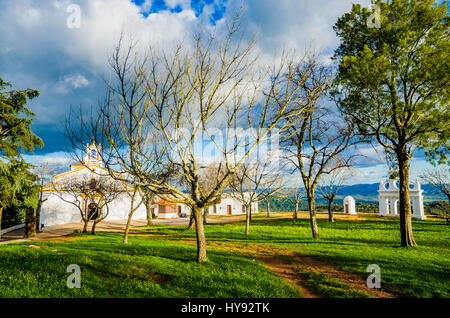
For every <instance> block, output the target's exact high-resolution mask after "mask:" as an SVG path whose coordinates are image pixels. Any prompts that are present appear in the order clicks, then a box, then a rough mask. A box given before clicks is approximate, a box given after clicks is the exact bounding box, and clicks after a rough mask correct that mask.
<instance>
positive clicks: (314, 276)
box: [299, 270, 368, 298]
mask: <svg viewBox="0 0 450 318" xmlns="http://www.w3.org/2000/svg"><path fill="white" fill-rule="evenodd" d="M299 274H300V275H303V276H305V277H306V280H305V285H306V286H308V287H310V288H312V289H313V290H315V291H317V292H318V293H319V294H320V295H322V296H324V297H326V298H366V297H368V295H366V294H364V293H361V292H358V291H354V290H352V289H351V288H350V286H349V285H348V284H345V283H342V282H340V281H337V280H335V279H331V278H329V277H327V276H326V275H325V274H322V273H318V272H308V271H306V270H299Z"/></svg>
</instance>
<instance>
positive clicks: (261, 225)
mask: <svg viewBox="0 0 450 318" xmlns="http://www.w3.org/2000/svg"><path fill="white" fill-rule="evenodd" d="M364 218H366V219H367V220H362V221H343V220H341V221H337V222H335V223H329V222H328V221H327V220H319V232H320V236H321V239H320V240H317V241H315V240H313V239H311V233H310V231H311V230H310V225H309V220H307V219H301V220H298V221H297V222H296V224H293V222H292V220H275V219H274V220H270V221H263V220H256V219H255V220H254V221H253V222H252V225H251V228H250V234H249V235H248V236H246V235H245V234H244V224H213V225H208V226H206V233H207V238H208V239H209V240H210V241H211V240H220V241H239V242H242V243H246V244H257V245H269V246H273V247H280V248H285V249H290V250H294V251H297V252H299V253H301V254H302V255H307V256H314V257H317V258H319V259H320V260H322V261H325V262H327V263H330V264H333V265H336V267H338V268H340V269H344V270H347V271H350V272H354V273H359V274H363V275H365V276H366V277H367V275H368V273H366V269H367V266H368V265H370V264H377V265H378V266H380V268H381V281H382V286H383V287H385V288H388V289H391V290H394V291H397V292H399V293H400V294H401V295H403V296H407V297H450V272H449V271H450V244H449V242H450V226H449V224H448V223H447V222H445V221H419V220H414V221H413V228H414V236H415V239H416V242H417V243H418V244H419V246H418V247H416V248H408V249H405V248H401V247H399V244H400V229H399V221H398V219H395V218H393V219H391V218H388V219H381V218H378V217H370V216H369V217H367V216H365V217H364ZM181 229H182V227H179V228H171V229H168V228H157V229H153V230H150V231H148V232H151V233H160V234H169V235H170V236H171V237H174V236H180V237H182V236H194V235H195V233H194V232H193V231H181Z"/></svg>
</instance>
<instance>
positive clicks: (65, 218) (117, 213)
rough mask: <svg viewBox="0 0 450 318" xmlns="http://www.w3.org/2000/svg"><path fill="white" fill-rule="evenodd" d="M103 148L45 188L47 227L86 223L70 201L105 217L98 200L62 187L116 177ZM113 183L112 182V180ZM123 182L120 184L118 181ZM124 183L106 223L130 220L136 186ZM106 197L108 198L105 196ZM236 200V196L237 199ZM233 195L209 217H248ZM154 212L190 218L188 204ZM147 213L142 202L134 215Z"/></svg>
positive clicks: (164, 205)
mask: <svg viewBox="0 0 450 318" xmlns="http://www.w3.org/2000/svg"><path fill="white" fill-rule="evenodd" d="M99 149H100V146H96V145H95V144H92V145H90V146H89V145H87V146H86V156H85V157H84V159H83V163H81V162H79V163H76V164H72V165H70V170H69V171H67V172H64V173H61V174H58V175H56V176H54V177H53V179H54V180H53V183H52V184H49V185H46V186H44V187H43V199H44V200H45V201H44V202H43V203H42V207H41V213H40V224H43V225H44V226H50V225H57V224H67V223H73V222H80V221H81V220H82V218H81V213H80V211H79V209H78V208H77V207H76V206H75V205H73V204H72V203H70V202H75V201H77V200H78V201H79V202H80V203H82V204H83V207H87V213H89V214H92V215H93V217H92V218H91V220H94V219H96V218H97V217H99V216H101V215H105V214H104V213H105V211H102V210H106V208H105V207H103V208H99V206H98V204H97V203H98V202H100V201H98V200H96V202H86V201H87V199H85V197H83V195H81V194H80V195H79V196H78V195H77V193H75V196H74V194H73V193H69V192H68V191H64V190H63V188H62V187H61V185H62V184H68V182H69V183H70V181H71V180H77V179H84V180H91V181H92V182H94V183H95V182H96V180H98V178H110V179H111V180H113V178H111V177H109V176H108V171H107V170H106V169H105V168H104V167H103V162H102V160H101V158H100V155H99ZM111 182H112V181H111ZM115 182H119V181H115ZM120 183H121V190H120V193H119V194H118V195H117V196H115V198H114V200H112V201H111V202H110V203H109V204H108V209H109V213H108V215H107V217H106V218H105V220H127V219H128V214H129V212H130V209H131V194H132V193H133V187H132V186H131V185H128V184H125V183H122V182H120ZM105 197H106V196H105ZM234 197H235V196H234ZM234 197H233V196H232V195H231V194H227V193H225V194H223V195H222V199H221V201H220V203H218V204H216V205H214V206H211V207H209V210H208V213H209V215H238V214H245V206H244V205H242V203H240V201H239V200H237V199H235V198H234ZM141 200H142V198H141V197H140V195H139V194H138V193H137V194H136V198H135V204H138V203H139V202H140V201H141ZM151 211H152V213H153V214H154V215H155V216H156V217H158V218H161V219H173V218H179V217H185V216H188V215H190V213H191V211H190V208H189V207H188V206H186V205H184V204H177V203H172V202H168V201H165V200H162V199H159V200H158V201H157V202H156V204H155V205H153V206H152V207H151ZM252 213H258V203H254V205H253V208H252ZM146 217H147V210H146V207H145V205H144V204H143V203H142V204H141V205H140V206H139V208H138V209H137V210H136V211H135V212H134V214H133V219H146Z"/></svg>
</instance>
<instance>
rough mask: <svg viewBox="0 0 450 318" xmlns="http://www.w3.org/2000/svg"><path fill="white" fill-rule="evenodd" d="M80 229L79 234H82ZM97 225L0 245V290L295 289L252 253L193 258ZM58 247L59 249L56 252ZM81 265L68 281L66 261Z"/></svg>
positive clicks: (82, 293)
mask: <svg viewBox="0 0 450 318" xmlns="http://www.w3.org/2000/svg"><path fill="white" fill-rule="evenodd" d="M80 236H83V235H80ZM121 240H122V236H121V234H120V233H100V234H98V235H96V236H95V237H94V238H92V239H82V240H72V241H65V242H39V243H33V244H35V245H39V246H44V247H43V248H40V249H34V248H29V247H28V246H29V245H30V244H29V243H28V244H11V245H1V246H0V262H1V263H0V264H1V265H0V296H1V297H244V298H247V297H252V298H253V297H254V298H266V297H268V298H278V297H300V295H299V294H298V292H297V291H296V290H295V289H294V288H293V287H291V286H290V285H289V284H288V283H286V282H284V281H282V280H281V279H279V278H278V277H276V276H275V275H274V274H273V273H271V272H270V271H268V270H267V269H265V268H264V267H263V266H262V265H261V264H259V263H258V262H255V261H253V260H252V259H249V258H246V257H243V256H240V255H235V254H231V253H227V252H222V251H209V254H208V257H209V262H208V263H206V264H200V265H199V264H197V263H196V262H195V258H196V248H195V246H188V245H185V244H179V243H173V242H167V241H162V240H156V239H149V238H141V237H131V238H130V240H129V244H128V245H123V244H122V243H121ZM53 250H58V252H62V253H63V254H62V255H58V254H57V252H53ZM70 264H78V265H79V266H80V268H81V288H80V289H76V288H74V289H69V288H68V287H67V286H66V281H67V278H68V276H69V275H70V273H67V272H66V269H67V266H68V265H70Z"/></svg>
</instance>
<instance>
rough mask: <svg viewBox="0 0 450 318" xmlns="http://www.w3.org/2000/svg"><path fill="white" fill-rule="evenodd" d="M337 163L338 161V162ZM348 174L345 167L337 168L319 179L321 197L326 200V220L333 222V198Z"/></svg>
mask: <svg viewBox="0 0 450 318" xmlns="http://www.w3.org/2000/svg"><path fill="white" fill-rule="evenodd" d="M338 164H339V163H338ZM349 176H350V173H349V170H348V169H347V167H345V165H344V168H339V169H336V170H334V171H333V172H331V173H330V174H327V175H323V176H322V178H321V179H320V181H319V189H320V192H321V194H322V197H323V198H325V199H327V200H328V221H329V222H334V215H333V209H334V205H333V202H334V199H335V198H336V196H337V194H338V191H339V189H340V188H341V186H342V184H343V183H344V181H345V180H347V179H348V177H349Z"/></svg>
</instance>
